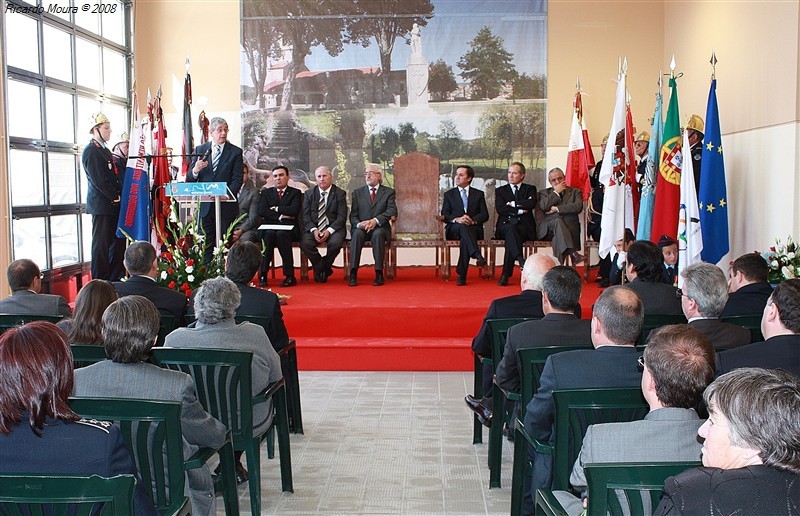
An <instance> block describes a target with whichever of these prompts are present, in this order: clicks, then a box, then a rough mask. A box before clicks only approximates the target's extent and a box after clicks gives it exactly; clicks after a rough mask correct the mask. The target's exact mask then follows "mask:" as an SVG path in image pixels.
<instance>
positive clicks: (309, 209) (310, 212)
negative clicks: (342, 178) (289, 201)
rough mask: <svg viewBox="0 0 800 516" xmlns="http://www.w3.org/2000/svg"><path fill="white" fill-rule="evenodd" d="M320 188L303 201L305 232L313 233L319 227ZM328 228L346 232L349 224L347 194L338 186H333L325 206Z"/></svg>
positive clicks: (308, 194) (309, 193) (309, 192)
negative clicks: (346, 226)
mask: <svg viewBox="0 0 800 516" xmlns="http://www.w3.org/2000/svg"><path fill="white" fill-rule="evenodd" d="M319 197H320V194H319V187H318V186H315V187H314V188H312V189H311V190H308V191H307V192H306V196H305V199H304V200H303V231H311V230H313V229H314V228H316V227H317V226H318V225H319V220H318V218H319V213H318V212H317V210H318V207H319ZM325 214H326V215H327V216H328V227H330V228H331V229H333V230H334V231H344V229H345V225H346V224H347V193H345V191H344V190H342V189H341V188H339V187H338V186H336V185H331V188H330V190H329V192H328V200H327V204H326V205H325Z"/></svg>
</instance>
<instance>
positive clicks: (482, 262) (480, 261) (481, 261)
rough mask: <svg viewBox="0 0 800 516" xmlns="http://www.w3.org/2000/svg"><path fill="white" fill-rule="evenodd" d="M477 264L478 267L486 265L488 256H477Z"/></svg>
mask: <svg viewBox="0 0 800 516" xmlns="http://www.w3.org/2000/svg"><path fill="white" fill-rule="evenodd" d="M475 265H477V266H478V267H486V258H484V257H483V256H478V257H477V258H475Z"/></svg>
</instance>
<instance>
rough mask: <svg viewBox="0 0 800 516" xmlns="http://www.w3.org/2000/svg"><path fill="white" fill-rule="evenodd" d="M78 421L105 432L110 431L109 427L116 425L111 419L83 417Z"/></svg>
mask: <svg viewBox="0 0 800 516" xmlns="http://www.w3.org/2000/svg"><path fill="white" fill-rule="evenodd" d="M76 423H79V424H81V425H86V426H91V427H94V428H97V429H98V430H102V431H104V432H105V433H109V430H108V429H109V428H110V427H111V426H113V425H114V423H111V422H110V421H100V420H98V419H83V418H81V419H79V420H78V421H76Z"/></svg>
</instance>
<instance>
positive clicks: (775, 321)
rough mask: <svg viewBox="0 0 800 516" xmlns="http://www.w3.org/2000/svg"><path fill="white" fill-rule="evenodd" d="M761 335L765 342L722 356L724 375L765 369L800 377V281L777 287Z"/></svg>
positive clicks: (720, 356) (762, 322)
mask: <svg viewBox="0 0 800 516" xmlns="http://www.w3.org/2000/svg"><path fill="white" fill-rule="evenodd" d="M761 332H762V333H763V334H764V338H765V339H766V340H765V341H764V342H754V343H753V344H748V345H747V346H742V347H740V348H736V349H731V350H728V351H724V352H722V353H720V354H719V369H720V371H721V372H722V373H727V372H729V371H732V370H734V369H736V368H739V367H762V368H764V369H783V370H785V371H788V372H790V373H792V374H795V375H798V376H800V279H790V280H787V281H784V282H783V283H780V284H779V285H778V286H777V287H775V290H774V291H773V292H772V295H771V296H770V298H769V300H768V301H767V306H765V307H764V314H763V316H762V318H761Z"/></svg>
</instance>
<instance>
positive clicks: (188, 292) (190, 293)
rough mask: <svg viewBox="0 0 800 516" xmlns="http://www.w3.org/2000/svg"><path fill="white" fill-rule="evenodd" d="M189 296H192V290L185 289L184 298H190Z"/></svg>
mask: <svg viewBox="0 0 800 516" xmlns="http://www.w3.org/2000/svg"><path fill="white" fill-rule="evenodd" d="M191 295H192V289H190V288H187V289H186V297H189V296H191Z"/></svg>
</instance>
